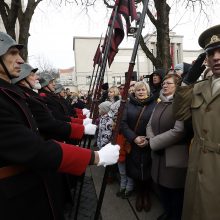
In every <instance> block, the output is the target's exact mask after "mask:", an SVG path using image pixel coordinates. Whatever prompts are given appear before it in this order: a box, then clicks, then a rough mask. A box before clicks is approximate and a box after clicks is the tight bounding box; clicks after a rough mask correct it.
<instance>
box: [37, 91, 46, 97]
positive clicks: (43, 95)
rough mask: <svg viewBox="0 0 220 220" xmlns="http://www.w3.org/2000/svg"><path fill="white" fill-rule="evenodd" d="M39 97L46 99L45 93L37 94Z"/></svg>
mask: <svg viewBox="0 0 220 220" xmlns="http://www.w3.org/2000/svg"><path fill="white" fill-rule="evenodd" d="M39 96H41V97H46V96H47V94H46V93H44V92H41V93H40V94H39Z"/></svg>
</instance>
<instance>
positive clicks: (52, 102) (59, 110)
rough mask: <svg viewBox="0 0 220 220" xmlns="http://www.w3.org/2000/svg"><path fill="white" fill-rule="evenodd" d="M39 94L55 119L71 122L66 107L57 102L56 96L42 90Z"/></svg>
mask: <svg viewBox="0 0 220 220" xmlns="http://www.w3.org/2000/svg"><path fill="white" fill-rule="evenodd" d="M39 94H40V96H41V97H42V99H43V100H44V103H45V104H46V105H47V106H48V108H49V109H50V110H51V112H52V114H53V116H54V117H55V118H56V119H58V120H62V121H67V122H71V119H70V116H69V112H68V109H67V107H66V106H65V105H64V104H63V103H62V102H60V101H59V98H58V97H57V95H56V94H54V93H52V92H48V91H46V90H44V89H42V90H41V91H40V93H39Z"/></svg>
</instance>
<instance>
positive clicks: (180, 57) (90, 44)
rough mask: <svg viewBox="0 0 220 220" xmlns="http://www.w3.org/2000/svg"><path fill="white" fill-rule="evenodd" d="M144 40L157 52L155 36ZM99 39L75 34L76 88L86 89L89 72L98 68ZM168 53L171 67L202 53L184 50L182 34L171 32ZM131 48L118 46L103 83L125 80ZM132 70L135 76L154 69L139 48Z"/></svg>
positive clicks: (190, 60)
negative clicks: (97, 51)
mask: <svg viewBox="0 0 220 220" xmlns="http://www.w3.org/2000/svg"><path fill="white" fill-rule="evenodd" d="M144 39H145V43H146V45H147V46H148V48H149V49H150V50H151V51H152V53H153V54H154V55H155V54H156V44H157V42H156V35H146V36H145V38H144ZM99 41H100V39H99V38H96V37H74V39H73V50H74V54H75V74H76V81H77V86H78V89H79V90H84V91H88V89H89V85H90V82H91V78H92V74H93V71H94V74H93V75H94V76H95V74H96V71H97V69H93V57H94V55H95V52H96V49H97V46H98V44H99ZM170 45H171V46H170V50H171V51H170V53H171V57H172V66H171V68H172V67H174V66H175V65H176V64H177V63H181V62H187V63H192V61H193V60H195V59H196V57H197V56H198V55H199V54H200V53H201V51H197V50H187V51H184V50H183V36H180V35H175V33H173V32H171V34H170ZM132 49H133V48H119V51H118V53H117V54H116V56H115V58H114V61H113V63H112V65H111V67H110V68H109V67H108V64H107V65H106V70H105V77H104V82H108V83H109V85H110V86H111V85H120V84H122V83H124V81H125V72H127V71H128V67H129V62H130V59H131V55H132ZM134 71H136V72H137V78H139V77H140V76H143V75H149V74H151V73H152V72H153V71H154V67H153V65H152V63H151V61H150V60H149V59H148V58H147V57H146V55H145V54H144V53H143V51H142V49H141V48H139V49H138V52H137V56H136V61H135V66H134Z"/></svg>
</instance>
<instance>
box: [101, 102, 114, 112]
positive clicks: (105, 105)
mask: <svg viewBox="0 0 220 220" xmlns="http://www.w3.org/2000/svg"><path fill="white" fill-rule="evenodd" d="M111 104H112V102H110V101H105V102H102V103H101V104H99V110H100V111H102V112H103V113H108V112H109V110H110V107H111Z"/></svg>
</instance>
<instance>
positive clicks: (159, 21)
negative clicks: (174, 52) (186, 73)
mask: <svg viewBox="0 0 220 220" xmlns="http://www.w3.org/2000/svg"><path fill="white" fill-rule="evenodd" d="M154 4H155V8H156V10H157V18H155V17H154V16H153V14H152V13H151V11H150V10H148V11H147V15H148V17H149V19H150V20H151V22H152V23H153V24H154V26H155V27H156V30H157V31H156V32H157V33H156V34H157V45H156V48H157V53H156V57H155V56H154V55H153V54H152V53H151V51H150V50H149V49H148V48H147V46H146V44H145V42H144V39H143V37H141V40H140V46H141V48H142V50H143V51H144V53H145V54H146V56H147V57H148V58H149V59H150V60H151V62H152V64H153V66H154V67H155V68H156V69H157V68H163V69H165V70H168V69H169V68H170V66H171V56H170V37H169V12H170V6H169V5H168V4H167V3H166V0H154Z"/></svg>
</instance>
